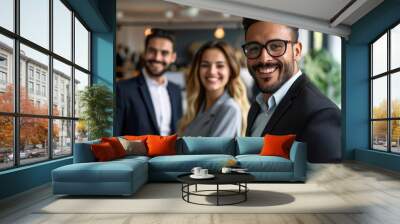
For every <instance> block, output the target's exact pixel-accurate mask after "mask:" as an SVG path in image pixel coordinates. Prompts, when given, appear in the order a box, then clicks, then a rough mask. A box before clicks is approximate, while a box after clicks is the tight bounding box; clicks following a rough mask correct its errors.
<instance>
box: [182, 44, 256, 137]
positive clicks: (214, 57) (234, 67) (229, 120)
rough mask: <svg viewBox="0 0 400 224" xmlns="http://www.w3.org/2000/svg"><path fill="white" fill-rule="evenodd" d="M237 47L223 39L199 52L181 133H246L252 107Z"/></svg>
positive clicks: (188, 85) (190, 134)
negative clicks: (243, 79) (238, 59)
mask: <svg viewBox="0 0 400 224" xmlns="http://www.w3.org/2000/svg"><path fill="white" fill-rule="evenodd" d="M239 72H240V65H239V62H238V61H237V59H236V58H235V54H234V50H233V49H232V47H230V46H229V45H228V44H226V43H225V42H223V41H212V42H208V43H206V44H204V45H203V46H202V47H200V49H199V50H198V51H197V52H196V54H195V56H194V60H193V62H192V66H191V68H190V71H189V76H188V79H187V85H186V90H187V104H188V106H187V111H186V114H185V115H184V116H183V117H182V119H181V121H180V124H179V132H178V133H179V134H180V135H182V136H206V137H212V136H214V137H216V136H219V137H222V136H223V137H235V136H240V135H244V134H245V130H246V124H247V122H246V119H247V113H248V110H249V107H250V106H249V102H248V100H247V95H246V88H245V86H244V84H243V82H242V80H241V79H240V76H239Z"/></svg>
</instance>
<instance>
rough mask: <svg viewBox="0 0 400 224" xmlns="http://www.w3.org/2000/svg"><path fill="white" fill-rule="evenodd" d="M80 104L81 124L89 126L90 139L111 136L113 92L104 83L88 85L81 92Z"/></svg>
mask: <svg viewBox="0 0 400 224" xmlns="http://www.w3.org/2000/svg"><path fill="white" fill-rule="evenodd" d="M79 96H80V98H79V106H80V107H81V109H82V114H81V119H82V121H79V124H80V125H81V126H82V125H84V126H85V127H86V128H87V132H88V133H87V134H88V139H89V140H93V139H98V138H101V137H106V136H110V128H111V127H112V114H113V111H112V108H113V94H112V92H111V90H110V89H109V88H108V87H106V86H105V85H102V84H94V85H92V86H88V87H86V88H85V89H84V90H83V91H81V92H80V93H79Z"/></svg>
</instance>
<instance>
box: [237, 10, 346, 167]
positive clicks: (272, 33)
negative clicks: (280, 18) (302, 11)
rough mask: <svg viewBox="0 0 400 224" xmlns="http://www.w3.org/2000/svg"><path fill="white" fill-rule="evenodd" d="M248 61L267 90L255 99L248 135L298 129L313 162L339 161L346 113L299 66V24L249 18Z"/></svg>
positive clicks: (247, 32)
mask: <svg viewBox="0 0 400 224" xmlns="http://www.w3.org/2000/svg"><path fill="white" fill-rule="evenodd" d="M243 26H244V29H245V32H246V33H245V42H246V43H245V44H244V45H243V46H242V47H243V51H244V54H245V55H246V57H247V65H248V69H249V72H250V74H251V75H252V76H253V78H254V80H255V82H256V84H257V87H258V88H259V90H260V91H261V93H260V94H259V95H258V96H257V97H256V100H255V102H254V103H253V104H252V105H251V108H250V111H249V115H248V126H247V130H246V135H247V136H264V135H265V134H273V135H286V134H295V135H296V139H297V140H299V141H302V142H305V143H307V155H308V161H309V162H316V163H319V162H339V161H341V158H342V152H341V114H340V110H339V108H338V107H337V106H336V105H335V104H334V103H333V102H332V101H331V100H329V99H328V98H327V97H326V96H324V95H323V94H322V93H321V92H320V91H319V90H318V89H317V88H316V87H315V86H314V85H313V84H312V83H311V82H310V80H309V79H308V78H307V76H306V74H303V73H302V72H301V70H300V69H299V61H300V59H301V51H302V45H301V43H300V42H299V41H298V29H297V28H293V27H289V26H285V25H280V24H276V23H271V22H264V21H258V20H253V19H248V18H244V19H243Z"/></svg>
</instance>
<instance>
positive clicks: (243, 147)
mask: <svg viewBox="0 0 400 224" xmlns="http://www.w3.org/2000/svg"><path fill="white" fill-rule="evenodd" d="M263 144H264V138H263V137H237V138H236V155H245V154H259V153H260V152H261V149H262V147H263Z"/></svg>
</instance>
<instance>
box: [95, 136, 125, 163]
mask: <svg viewBox="0 0 400 224" xmlns="http://www.w3.org/2000/svg"><path fill="white" fill-rule="evenodd" d="M101 142H108V143H110V145H111V146H112V148H113V149H114V152H115V155H116V156H117V158H122V157H124V156H126V151H125V149H124V147H123V146H122V144H121V142H119V140H118V138H117V137H104V138H101Z"/></svg>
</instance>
